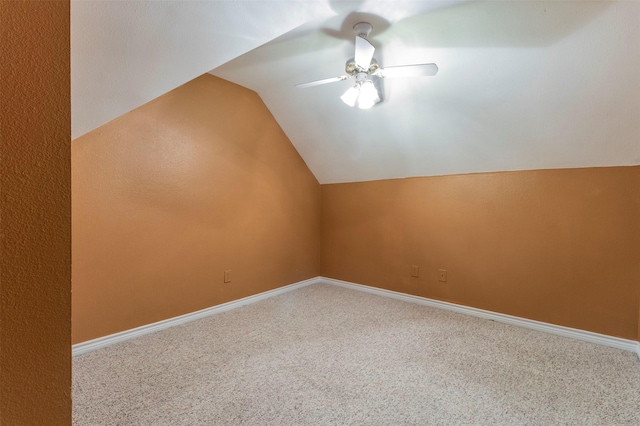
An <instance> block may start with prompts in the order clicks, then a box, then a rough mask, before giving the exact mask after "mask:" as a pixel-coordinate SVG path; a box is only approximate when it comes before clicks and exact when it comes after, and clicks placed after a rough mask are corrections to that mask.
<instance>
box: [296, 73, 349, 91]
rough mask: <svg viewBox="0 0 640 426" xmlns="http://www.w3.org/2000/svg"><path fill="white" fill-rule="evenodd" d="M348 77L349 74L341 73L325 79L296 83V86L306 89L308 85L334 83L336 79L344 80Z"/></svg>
mask: <svg viewBox="0 0 640 426" xmlns="http://www.w3.org/2000/svg"><path fill="white" fill-rule="evenodd" d="M348 78H349V76H348V75H341V76H340V77H332V78H325V79H324V80H316V81H310V82H309V83H300V84H296V87H299V88H300V89H304V88H306V87H313V86H320V85H321V84H327V83H334V82H336V81H344V80H346V79H348Z"/></svg>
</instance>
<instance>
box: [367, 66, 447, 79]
mask: <svg viewBox="0 0 640 426" xmlns="http://www.w3.org/2000/svg"><path fill="white" fill-rule="evenodd" d="M437 73H438V66H437V65H436V64H415V65H402V66H398V67H387V68H381V69H380V70H379V74H380V75H381V77H390V78H394V77H420V76H433V75H436V74H437Z"/></svg>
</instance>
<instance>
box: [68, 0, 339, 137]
mask: <svg viewBox="0 0 640 426" xmlns="http://www.w3.org/2000/svg"><path fill="white" fill-rule="evenodd" d="M334 15H335V12H334V11H333V10H332V9H331V7H330V5H329V2H327V1H312V2H309V1H305V0H286V1H233V0H226V1H219V0H212V1H188V0H187V1H178V0H167V1H159V0H151V1H133V0H132V1H127V0H119V1H114V0H107V1H100V0H74V1H72V2H71V126H72V138H77V137H78V136H81V135H83V134H84V133H86V132H88V131H91V130H93V129H95V128H96V127H98V126H101V125H102V124H104V123H106V122H108V121H110V120H113V119H114V118H116V117H118V116H120V115H122V114H124V113H126V112H128V111H131V110H132V109H134V108H136V107H138V106H140V105H142V104H144V103H146V102H149V101H150V100H152V99H155V98H157V97H158V96H160V95H162V94H164V93H166V92H168V91H170V90H172V89H175V88H176V87H178V86H179V85H181V84H184V83H186V82H187V81H189V80H192V79H194V78H195V77H198V76H200V75H202V74H204V73H206V72H207V71H209V70H210V69H211V68H215V67H217V66H218V65H220V64H223V63H225V62H227V61H228V60H230V59H233V58H235V57H236V56H238V55H241V54H243V53H245V52H248V51H249V50H251V49H254V48H256V47H258V46H260V45H262V44H264V43H266V42H268V41H270V40H272V39H274V38H276V37H278V36H280V35H282V34H284V33H286V32H288V31H290V30H292V29H293V28H295V27H297V26H299V25H302V24H304V23H305V22H308V21H309V20H311V19H317V18H320V19H326V18H328V17H330V16H334Z"/></svg>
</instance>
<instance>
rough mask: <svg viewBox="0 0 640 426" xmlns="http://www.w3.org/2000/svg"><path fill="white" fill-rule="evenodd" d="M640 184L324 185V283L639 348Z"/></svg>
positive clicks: (544, 179)
mask: <svg viewBox="0 0 640 426" xmlns="http://www.w3.org/2000/svg"><path fill="white" fill-rule="evenodd" d="M639 185H640V166H638V167H617V168H587V169H566V170H540V171H522V172H508V173H486V174H472V175H456V176H443V177H425V178H412V179H400V180H385V181H375V182H364V183H350V184H335V185H322V187H321V188H322V236H323V241H322V246H321V247H322V249H321V273H322V275H323V276H326V277H331V278H336V279H342V280H346V281H351V282H355V283H360V284H366V285H371V286H375V287H381V288H386V289H390V290H395V291H400V292H405V293H410V294H416V295H420V296H425V297H429V298H434V299H440V300H445V301H450V302H454V303H460V304H463V305H468V306H473V307H478V308H482V309H488V310H491V311H496V312H502V313H506V314H511V315H517V316H520V317H525V318H531V319H535V320H540V321H545V322H550V323H554V324H560V325H564V326H569V327H575V328H579V329H585V330H590V331H594V332H599V333H604V334H609V335H613V336H619V337H624V338H629V339H635V338H637V336H638V291H639V283H640V270H639V268H638V264H639V263H640V221H639V220H638V218H639V217H640V191H639V190H638V186H639ZM410 265H418V266H419V267H420V277H419V278H411V277H410ZM438 269H446V270H447V271H448V281H447V282H446V283H442V282H439V281H438V279H437V271H438Z"/></svg>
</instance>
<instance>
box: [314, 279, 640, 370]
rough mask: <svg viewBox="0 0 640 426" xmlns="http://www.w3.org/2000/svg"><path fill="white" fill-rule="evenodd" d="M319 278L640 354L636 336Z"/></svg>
mask: <svg viewBox="0 0 640 426" xmlns="http://www.w3.org/2000/svg"><path fill="white" fill-rule="evenodd" d="M320 281H321V282H324V283H327V284H333V285H337V286H340V287H345V288H349V289H352V290H358V291H363V292H365V293H370V294H375V295H378V296H385V297H391V298H393V299H397V300H402V301H405V302H409V303H417V304H419V305H424V306H430V307H432V308H437V309H446V310H448V311H453V312H458V313H461V314H466V315H472V316H475V317H480V318H485V319H490V320H494V321H499V322H503V323H507V324H512V325H517V326H520V327H525V328H530V329H533V330H538V331H543V332H545V333H551V334H556V335H559V336H564V337H570V338H573V339H577V340H582V341H585V342H590V343H596V344H599V345H605V346H610V347H613V348H618V349H624V350H627V351H631V352H635V353H637V354H638V358H640V342H636V341H635V340H627V339H621V338H619V337H613V336H607V335H606V334H599V333H593V332H590V331H585V330H578V329H576V328H570V327H563V326H561V325H555V324H549V323H546V322H541V321H534V320H530V319H526V318H520V317H515V316H512V315H506V314H499V313H497V312H491V311H485V310H484V309H478V308H472V307H469V306H463V305H457V304H455V303H449V302H442V301H440V300H434V299H428V298H426V297H420V296H413V295H410V294H405V293H398V292H396V291H390V290H383V289H380V288H376V287H369V286H366V285H362V284H355V283H350V282H347V281H341V280H336V279H333V278H325V277H320Z"/></svg>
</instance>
